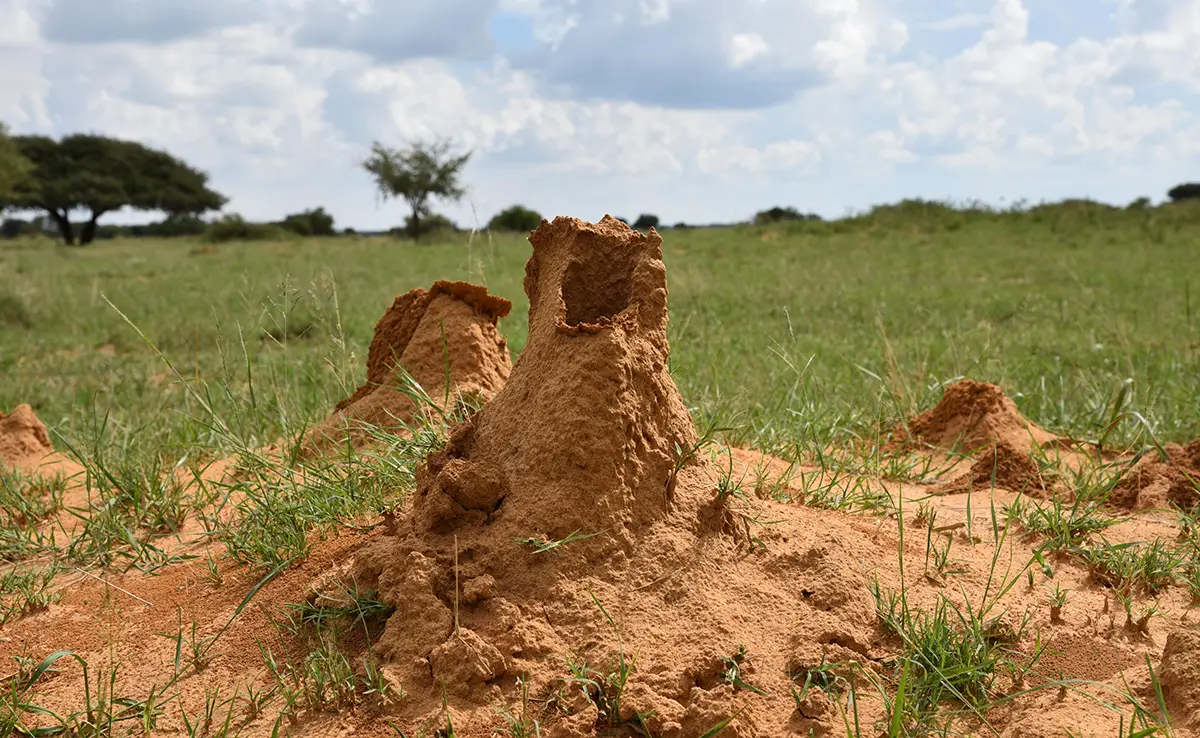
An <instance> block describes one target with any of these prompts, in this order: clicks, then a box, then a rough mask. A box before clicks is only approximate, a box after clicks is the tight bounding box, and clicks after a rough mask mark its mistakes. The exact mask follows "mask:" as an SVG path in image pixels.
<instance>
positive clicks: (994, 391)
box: [901, 379, 1057, 453]
mask: <svg viewBox="0 0 1200 738" xmlns="http://www.w3.org/2000/svg"><path fill="white" fill-rule="evenodd" d="M901 435H903V436H906V437H907V440H909V441H911V442H915V443H917V444H920V445H926V446H932V447H934V448H937V449H941V450H959V451H966V452H972V451H978V450H980V449H983V448H988V447H991V446H994V445H997V444H1005V445H1007V446H1010V447H1011V448H1013V449H1015V450H1016V451H1018V452H1020V453H1028V452H1029V451H1031V450H1032V449H1034V448H1036V447H1039V446H1042V445H1043V444H1047V443H1051V442H1053V441H1055V440H1057V437H1056V436H1055V435H1054V434H1053V433H1050V432H1049V431H1046V430H1044V429H1042V428H1039V427H1038V426H1037V425H1035V424H1034V423H1033V422H1032V421H1030V420H1029V419H1027V418H1026V417H1025V416H1023V415H1022V414H1021V411H1020V410H1018V409H1017V406H1016V404H1014V403H1013V401H1012V399H1011V398H1009V397H1008V396H1007V395H1005V394H1004V390H1002V389H1000V388H999V387H997V386H996V385H994V384H988V383H987V382H978V381H975V380H971V379H964V380H962V381H959V382H955V383H954V384H952V385H950V386H948V387H946V389H945V392H944V394H943V396H942V401H941V402H939V403H938V404H937V406H935V407H934V408H933V409H932V410H927V411H926V412H923V413H921V414H920V415H918V416H917V417H916V418H914V419H913V420H912V421H910V422H909V423H908V424H907V426H906V427H905V428H902V429H901Z"/></svg>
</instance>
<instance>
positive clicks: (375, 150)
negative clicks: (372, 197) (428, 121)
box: [362, 140, 471, 239]
mask: <svg viewBox="0 0 1200 738" xmlns="http://www.w3.org/2000/svg"><path fill="white" fill-rule="evenodd" d="M470 158H471V152H467V153H465V154H458V155H456V154H454V153H453V144H452V143H451V142H450V141H446V140H438V141H433V142H425V141H418V142H416V143H414V144H411V145H410V146H408V147H406V148H404V149H391V148H388V147H386V146H384V145H383V144H381V143H379V142H375V143H374V144H372V146H371V155H370V156H369V157H367V159H366V161H364V162H363V165H362V166H363V169H365V170H366V171H367V173H369V174H370V175H371V176H372V177H374V178H375V186H376V188H377V189H378V190H379V195H380V197H381V198H383V199H385V200H386V199H387V198H389V197H396V198H401V199H403V200H404V201H405V202H407V203H408V206H409V208H411V209H412V215H411V216H409V219H408V228H407V230H408V233H409V235H410V236H411V237H412V238H413V239H419V238H420V237H421V234H422V233H423V232H426V231H425V229H423V228H422V226H421V220H422V219H423V218H425V217H427V216H428V215H429V214H430V213H431V212H432V211H431V210H430V201H431V200H433V199H434V198H442V199H445V200H452V201H457V200H460V199H462V197H463V195H465V194H466V190H465V189H464V188H463V187H462V185H460V184H459V177H460V176H461V175H462V169H463V167H465V166H466V164H467V161H468V160H469V159H470Z"/></svg>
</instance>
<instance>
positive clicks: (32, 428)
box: [0, 405, 54, 467]
mask: <svg viewBox="0 0 1200 738" xmlns="http://www.w3.org/2000/svg"><path fill="white" fill-rule="evenodd" d="M53 451H54V447H53V446H52V445H51V444H50V434H49V433H48V432H47V431H46V426H45V425H44V424H43V423H42V421H40V420H38V417H37V415H35V414H34V412H33V408H31V407H30V406H29V405H17V407H16V408H15V409H14V410H13V411H12V412H11V413H9V414H8V415H5V414H4V413H0V465H4V466H11V467H26V466H29V465H32V464H36V463H37V462H39V461H41V460H42V459H43V458H44V457H45V456H46V455H47V454H49V453H51V452H53Z"/></svg>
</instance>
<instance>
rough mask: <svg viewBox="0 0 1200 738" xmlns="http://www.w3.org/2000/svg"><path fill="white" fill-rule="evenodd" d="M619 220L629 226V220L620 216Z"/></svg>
mask: <svg viewBox="0 0 1200 738" xmlns="http://www.w3.org/2000/svg"><path fill="white" fill-rule="evenodd" d="M617 220H619V221H621V222H622V223H624V224H625V225H629V218H622V217H621V216H619V215H618V216H617Z"/></svg>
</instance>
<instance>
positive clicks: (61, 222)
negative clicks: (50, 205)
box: [50, 210, 75, 246]
mask: <svg viewBox="0 0 1200 738" xmlns="http://www.w3.org/2000/svg"><path fill="white" fill-rule="evenodd" d="M50 217H51V218H52V219H53V220H54V222H55V223H57V224H58V232H59V234H60V235H62V240H63V243H65V244H66V245H68V246H74V245H75V230H74V229H73V228H71V219H70V218H69V217H68V214H67V213H66V212H62V213H60V212H58V211H57V210H51V211H50Z"/></svg>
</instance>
